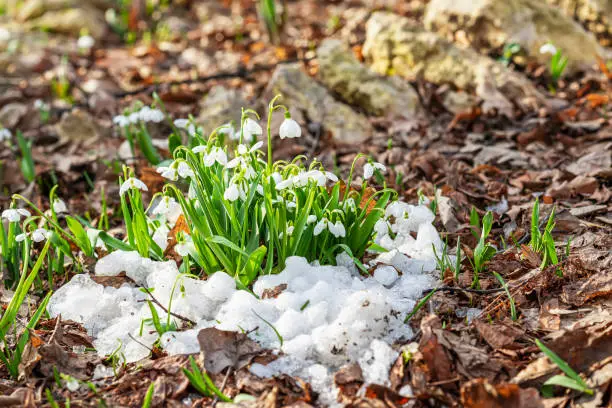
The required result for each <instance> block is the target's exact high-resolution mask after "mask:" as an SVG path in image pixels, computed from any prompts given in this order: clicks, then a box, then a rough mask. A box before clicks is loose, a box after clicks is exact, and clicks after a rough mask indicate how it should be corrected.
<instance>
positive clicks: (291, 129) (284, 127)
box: [278, 112, 302, 139]
mask: <svg viewBox="0 0 612 408" xmlns="http://www.w3.org/2000/svg"><path fill="white" fill-rule="evenodd" d="M278 134H279V136H280V138H281V139H284V138H286V137H287V138H290V139H293V138H295V137H300V136H302V128H300V125H299V124H298V123H297V122H296V121H295V120H293V119H291V115H290V114H289V112H287V113H285V120H284V121H283V123H281V125H280V129H279V132H278Z"/></svg>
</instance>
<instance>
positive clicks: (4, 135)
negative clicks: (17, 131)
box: [0, 128, 13, 142]
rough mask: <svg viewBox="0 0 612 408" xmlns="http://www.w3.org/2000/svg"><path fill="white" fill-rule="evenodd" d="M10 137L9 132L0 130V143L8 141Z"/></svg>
mask: <svg viewBox="0 0 612 408" xmlns="http://www.w3.org/2000/svg"><path fill="white" fill-rule="evenodd" d="M11 136H13V134H12V133H11V131H10V130H8V129H6V128H4V129H0V142H3V141H5V140H9V139H10V138H11Z"/></svg>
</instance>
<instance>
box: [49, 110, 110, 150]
mask: <svg viewBox="0 0 612 408" xmlns="http://www.w3.org/2000/svg"><path fill="white" fill-rule="evenodd" d="M55 131H56V132H57V134H58V135H59V137H60V139H61V140H64V141H71V142H82V141H91V140H94V139H97V138H99V137H100V136H101V133H102V130H101V128H100V126H99V125H98V124H97V123H96V122H95V120H94V118H92V117H91V115H90V114H89V113H87V112H86V111H83V110H80V109H74V110H73V111H71V112H68V113H66V114H64V116H62V119H61V120H60V121H59V123H58V124H56V125H55Z"/></svg>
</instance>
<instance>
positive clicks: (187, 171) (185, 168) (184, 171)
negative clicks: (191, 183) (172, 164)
mask: <svg viewBox="0 0 612 408" xmlns="http://www.w3.org/2000/svg"><path fill="white" fill-rule="evenodd" d="M176 170H177V171H178V175H179V176H180V177H182V178H194V177H195V174H194V173H193V170H191V167H189V165H188V164H187V163H186V162H184V161H180V162H179V164H178V166H177V167H176Z"/></svg>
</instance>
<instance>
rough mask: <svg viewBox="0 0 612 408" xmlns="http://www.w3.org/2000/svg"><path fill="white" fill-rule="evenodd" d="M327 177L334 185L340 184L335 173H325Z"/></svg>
mask: <svg viewBox="0 0 612 408" xmlns="http://www.w3.org/2000/svg"><path fill="white" fill-rule="evenodd" d="M325 177H327V179H328V180H329V181H331V182H332V183H337V182H338V177H337V176H336V175H335V174H334V173H332V172H330V171H326V172H325Z"/></svg>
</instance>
